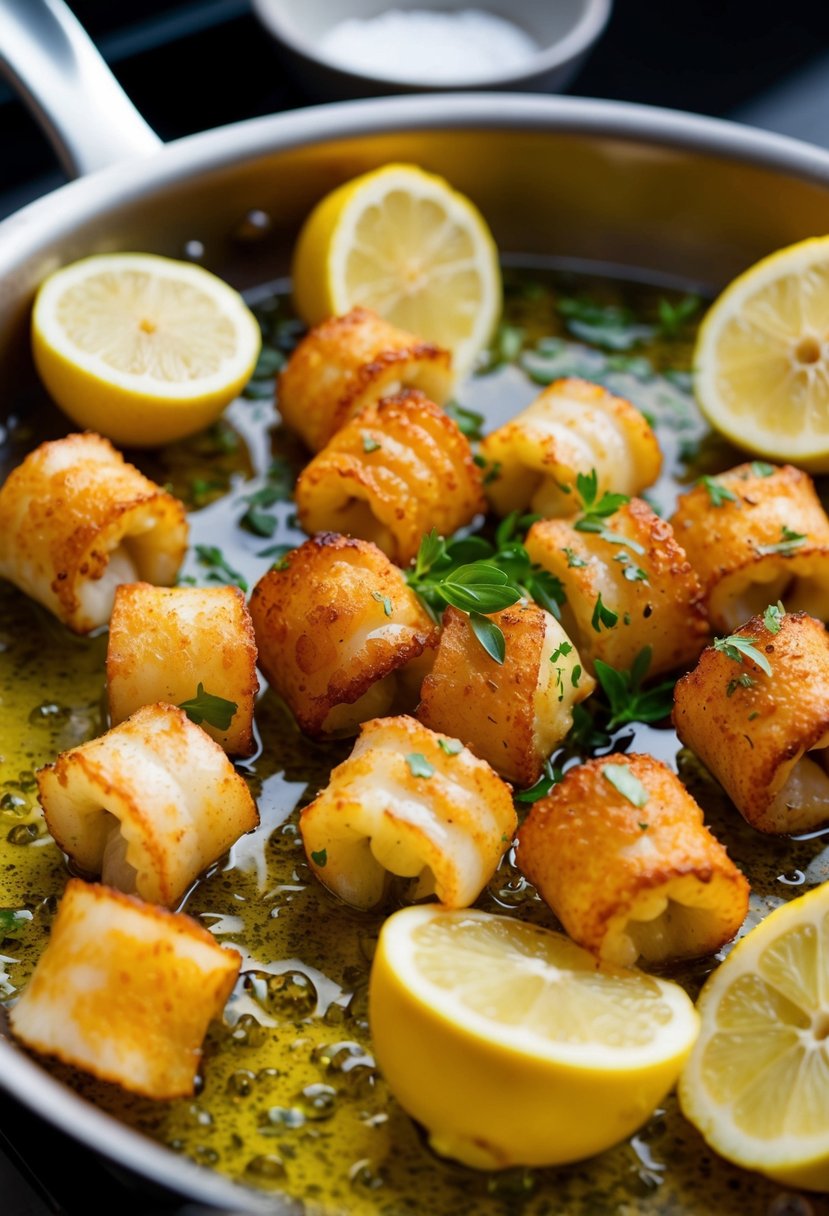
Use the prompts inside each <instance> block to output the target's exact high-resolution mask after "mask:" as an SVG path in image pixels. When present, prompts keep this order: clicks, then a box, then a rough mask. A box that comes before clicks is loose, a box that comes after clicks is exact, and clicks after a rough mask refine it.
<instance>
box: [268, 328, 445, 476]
mask: <svg viewBox="0 0 829 1216" xmlns="http://www.w3.org/2000/svg"><path fill="white" fill-rule="evenodd" d="M401 388H418V389H422V391H423V392H424V393H425V394H426V396H427V397H430V398H431V399H432V401H436V402H437V404H438V405H443V403H444V401H446V400H447V399H448V398H449V395H450V393H451V391H452V356H451V354H450V353H449V351H448V350H443V349H442V348H441V347H439V346H435V345H434V343H432V342H424V341H422V339H420V338H418V337H416V336H415V335H414V334H410V333H407V332H406V330H403V329H397V328H396V326H394V325H390V324H389V322H388V321H384V320H383V319H382V318H381V317H379V316H378V315H377V313H375V312H372V311H371V309H369V308H352V310H351V312H349V313H346V314H345V316H343V317H330V318H329V319H328V320H327V321H323V322H322V323H321V324H320V325H316V326H315V327H314V328H313V329H312V330H311V331H310V333H308V334H307V335H306V336H305V337H304V338H303V340H302V341H301V342H300V344H299V345H298V346H297V348H296V350H295V351H294V353H293V354H292V355H291V358H290V359H289V360H288V363H287V365H286V367H285V369H284V371H283V372H282V375H281V376H280V377H279V385H278V389H277V404H278V406H279V412H280V414H281V415H282V418H283V420H284V422H285V424H286V425H287V426H289V427H290V428H291V430H293V431H296V432H297V433H298V434H299V435H301V436H302V438H303V439H304V441H305V443H306V444H307V445H308V447H309V448H310V449H311V451H312V452H319V451H320V449H321V448H324V447H325V445H326V444H327V443H328V442H329V440H330V439H331V438H332V436H333V435H335V434H336V432H337V431H338V430H339V429H340V427H341V426H343V425H344V424H345V423H346V422H347V421H348V419H349V418H352V417H353V416H354V414H356V413H358V411H359V410H361V409H363V408H364V407H365V406H367V405H373V404H374V403H375V402H377V401H379V400H380V398H381V397H386V396H388V395H389V394H391V393H396V392H398V390H399V389H401Z"/></svg>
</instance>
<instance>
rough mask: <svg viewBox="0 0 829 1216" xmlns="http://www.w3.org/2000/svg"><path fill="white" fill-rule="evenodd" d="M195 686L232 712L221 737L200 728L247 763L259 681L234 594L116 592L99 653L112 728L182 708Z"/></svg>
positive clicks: (207, 590)
mask: <svg viewBox="0 0 829 1216" xmlns="http://www.w3.org/2000/svg"><path fill="white" fill-rule="evenodd" d="M200 684H201V685H203V687H204V690H205V691H206V692H208V693H210V694H212V695H213V696H214V697H222V698H223V699H224V700H226V701H233V702H234V703H235V705H236V712H235V713H234V715H233V718H232V720H231V723H230V726H229V727H228V728H227V730H222V729H220V727H218V726H214V725H212V724H211V723H210V722H209V721H206V720H205V721H203V722H202V723H200V725H201V727H202V729H203V730H205V731H206V732H207V734H208V735H210V736H211V737H212V738H213V739H215V740H216V742H217V743H219V744H221V746H222V747H223V748H224V749H225V751H226V752H228V753H229V754H230V755H233V756H249V755H250V754H251V752H252V751H253V746H254V743H253V703H254V698H255V697H256V693H257V690H258V688H259V681H258V680H257V678H256V640H255V638H254V635H253V624H252V622H251V619H250V613H249V612H248V609H247V605H246V604H245V597H244V595H243V594H242V592H241V591H240V590H239V588H238V587H172V588H167V587H153V586H152V585H151V584H150V583H126V584H123V585H122V586H120V587H118V589H117V590H116V592H115V604H114V606H113V609H112V619H111V621H110V624H109V642H108V647H107V692H108V696H109V715H110V720H111V721H112V725H113V726H117V725H118V723H119V722H123V721H124V719H125V718H128V717H129V716H130V714H132V713H135V711H136V710H137V709H140V708H141V706H142V705H152V704H153V703H154V702H156V701H164V702H165V703H166V704H168V705H180V704H181V703H182V702H183V701H190V700H192V699H193V698H194V697H195V696H196V694H197V690H198V686H199V685H200Z"/></svg>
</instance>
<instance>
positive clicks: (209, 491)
mask: <svg viewBox="0 0 829 1216" xmlns="http://www.w3.org/2000/svg"><path fill="white" fill-rule="evenodd" d="M224 488H225V483H224V482H223V481H219V480H217V479H216V478H215V477H214V478H206V477H194V478H193V479H192V480H191V482H190V501H191V502H192V503H193V506H194V507H201V506H203V505H204V504H205V502H206V501H207V500H208V499H209V498H211V497H213V496H214V495H215V494H219V493H221V492H222V491H223V490H224Z"/></svg>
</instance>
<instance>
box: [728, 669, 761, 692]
mask: <svg viewBox="0 0 829 1216" xmlns="http://www.w3.org/2000/svg"><path fill="white" fill-rule="evenodd" d="M754 684H755V681H754V680H753V679H752V677H751V676H750V675H749V674H748V672H746V673H745V675H742V676H740V677H739V678H738V679H736V680H729V681H728V683H727V684H726V686H725V695H726V696H727V697H733V696H734V693H735V692H736V691H737V689H738V688H753V687H754Z"/></svg>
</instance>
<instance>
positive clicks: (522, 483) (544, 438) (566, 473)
mask: <svg viewBox="0 0 829 1216" xmlns="http://www.w3.org/2000/svg"><path fill="white" fill-rule="evenodd" d="M481 455H482V456H483V457H484V459H485V460H486V462H487V465H488V466H489V470H490V471H489V473H488V475H487V479H486V494H487V497H488V499H489V501H490V503H491V505H492V508H493V510H494V511H497V512H498V514H499V515H507V514H508V513H509V512H510V511H524V510H527V508H529V509H530V510H532V511H534V512H535V513H536V514H538V515H541V516H543V517H544V518H545V519H552V518H557V517H561V516H568V515H572V514H574V512H575V511H577V510H578V502H577V500H576V498H575V495H574V494H573V493H572V492H570V493H568V492H567V490H566V489H564V490H562V489H561V487H562V485H563V486H565V487H569V486H573V485H575V482H576V475H577V474H578V473H584V474H589V473H590V471H591V470H592V469H595V470H596V475H597V478H598V493H599V497H601V495H602V494H604V493H605V491H606V490H613V491H615V492H616V493H619V494H639V493H641V492H642V490H645V489H647V487H648V486H650V485H653V483H654V482H655V481H656V479H657V477H658V476H659V470H660V468H661V467H662V454H661V452H660V451H659V444H658V443H657V442H656V436H655V435H654V433H653V431H652V430H651V428H650V426H649V425H648V423H647V421H646V420H645V418H644V416H643V415H642V414H640V412H639V410H637V409H636V408H635V407H634V406H632V405H631V404H630V402H629V401H625V400H624V398H622V397H614V396H613V394H612V393H610V392H608V390H607V389H606V388H602V386H601V385H600V384H591V383H589V382H588V381H587V380H578V379H575V378H570V379H567V380H556V381H555V383H553V384H551V385H550V386H549V387H548V388H545V390H544V392H543V393H541V394H540V396H538V397H536V399H535V401H533V402H532V404H531V405H529V406H528V407H527V408H526V409H525V410H523V411H522V413H520V414H519V415H518V416H517V417H516V418H513V419H512V421H511V422H508V423H507V424H506V425H505V426H502V427H500V428H499V429H498V430H497V431H493V433H492V434H491V435H487V436H486V438H485V439H484V441H483V443H482V444H481Z"/></svg>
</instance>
